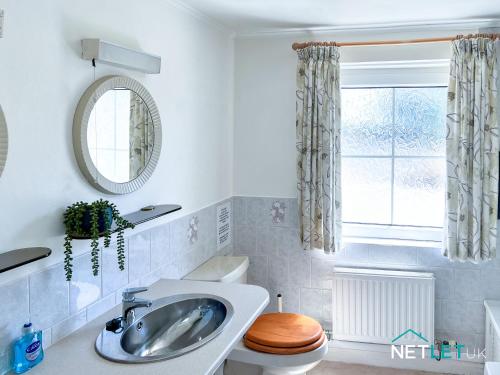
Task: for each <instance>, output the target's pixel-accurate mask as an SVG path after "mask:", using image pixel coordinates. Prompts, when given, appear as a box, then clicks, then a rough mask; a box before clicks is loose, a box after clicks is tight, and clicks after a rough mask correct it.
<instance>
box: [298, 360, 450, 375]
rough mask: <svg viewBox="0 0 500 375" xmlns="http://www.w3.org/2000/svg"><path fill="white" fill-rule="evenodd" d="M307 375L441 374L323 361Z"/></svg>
mask: <svg viewBox="0 0 500 375" xmlns="http://www.w3.org/2000/svg"><path fill="white" fill-rule="evenodd" d="M307 375H443V374H438V373H435V372H425V371H414V370H399V369H394V368H385V367H372V366H363V365H354V364H349V363H341V362H327V361H323V362H321V363H320V364H319V365H318V366H316V367H315V368H314V369H313V370H312V371H310V372H308V373H307Z"/></svg>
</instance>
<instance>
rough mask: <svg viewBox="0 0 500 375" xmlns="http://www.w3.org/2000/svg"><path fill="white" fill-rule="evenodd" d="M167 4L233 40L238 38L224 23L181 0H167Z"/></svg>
mask: <svg viewBox="0 0 500 375" xmlns="http://www.w3.org/2000/svg"><path fill="white" fill-rule="evenodd" d="M166 2H167V3H168V4H170V5H172V6H173V7H174V8H176V9H178V10H180V11H182V12H184V13H186V14H188V15H190V16H191V17H194V18H196V19H197V20H199V21H202V22H204V23H205V24H207V25H209V26H211V27H214V28H216V29H217V30H219V31H223V32H225V33H228V34H229V36H230V37H231V38H234V37H235V36H236V33H235V32H234V30H232V29H231V28H230V27H228V26H227V25H225V24H224V23H222V22H220V21H219V20H217V19H215V18H213V17H210V16H209V15H207V14H206V13H203V12H202V11H200V10H198V9H196V8H194V7H192V6H190V5H188V4H186V3H184V2H183V1H181V0H166Z"/></svg>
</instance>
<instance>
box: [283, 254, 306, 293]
mask: <svg viewBox="0 0 500 375" xmlns="http://www.w3.org/2000/svg"><path fill="white" fill-rule="evenodd" d="M288 263H289V284H290V285H293V286H296V287H305V288H310V287H311V256H310V255H309V253H306V252H304V251H300V252H299V251H297V254H294V256H291V257H290V258H289V259H288Z"/></svg>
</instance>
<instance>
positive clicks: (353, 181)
mask: <svg viewBox="0 0 500 375" xmlns="http://www.w3.org/2000/svg"><path fill="white" fill-rule="evenodd" d="M342 163H343V164H342V202H343V204H342V219H343V221H347V222H357V223H372V224H373V223H375V224H390V223H391V159H390V158H388V159H385V158H382V159H370V158H344V159H343V160H342Z"/></svg>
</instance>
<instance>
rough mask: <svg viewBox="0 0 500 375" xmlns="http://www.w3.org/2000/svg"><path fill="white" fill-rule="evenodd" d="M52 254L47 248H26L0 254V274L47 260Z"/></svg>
mask: <svg viewBox="0 0 500 375" xmlns="http://www.w3.org/2000/svg"><path fill="white" fill-rule="evenodd" d="M51 253H52V250H51V249H49V248H48V247H27V248H24V249H17V250H11V251H7V252H6V253H2V254H0V273H2V272H5V271H10V270H12V269H14V268H17V267H21V266H24V265H25V264H28V263H31V262H34V261H36V260H40V259H43V258H47V257H48V256H49V255H50V254H51Z"/></svg>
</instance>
